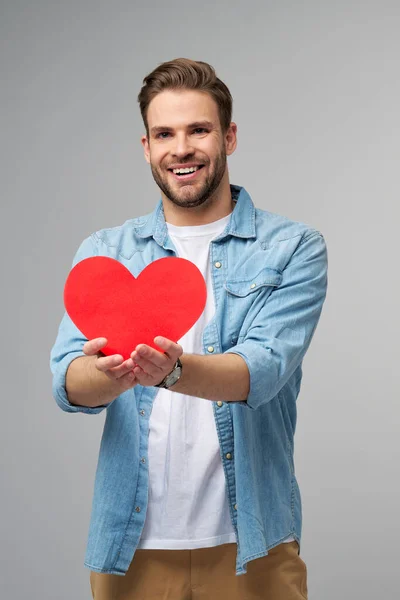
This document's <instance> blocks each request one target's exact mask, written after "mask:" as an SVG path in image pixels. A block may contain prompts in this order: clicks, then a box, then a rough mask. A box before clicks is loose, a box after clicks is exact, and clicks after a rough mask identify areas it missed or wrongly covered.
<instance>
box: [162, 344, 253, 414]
mask: <svg viewBox="0 0 400 600" xmlns="http://www.w3.org/2000/svg"><path fill="white" fill-rule="evenodd" d="M181 362H182V375H181V377H180V379H179V380H178V381H177V383H176V384H175V385H173V386H172V387H171V388H170V389H171V391H174V392H179V393H180V394H187V395H188V396H196V397H198V398H205V399H207V400H222V401H224V402H238V401H245V400H246V399H247V396H248V394H249V390H250V375H249V371H248V368H247V365H246V363H245V361H244V359H243V358H242V357H241V356H238V355H236V354H228V353H226V354H216V355H215V356H203V355H197V354H183V355H182V356H181Z"/></svg>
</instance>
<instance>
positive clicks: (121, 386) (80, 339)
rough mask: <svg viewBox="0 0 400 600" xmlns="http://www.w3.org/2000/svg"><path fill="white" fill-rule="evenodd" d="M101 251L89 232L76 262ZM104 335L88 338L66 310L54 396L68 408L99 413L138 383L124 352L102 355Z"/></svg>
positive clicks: (53, 359) (55, 353) (56, 353)
mask: <svg viewBox="0 0 400 600" xmlns="http://www.w3.org/2000/svg"><path fill="white" fill-rule="evenodd" d="M96 255H98V251H97V246H96V240H95V237H94V236H90V237H89V238H87V239H86V240H84V241H83V242H82V244H81V245H80V247H79V249H78V251H77V253H76V255H75V257H74V260H73V263H72V267H74V266H75V265H76V264H77V263H78V262H79V261H81V260H83V259H84V258H88V257H90V256H96ZM106 343H107V340H106V339H105V338H96V339H95V340H90V341H88V340H87V338H85V337H84V336H83V335H82V333H81V332H80V331H79V329H78V328H77V327H76V326H75V325H74V323H73V322H72V321H71V319H70V317H69V316H68V314H67V313H66V312H65V313H64V316H63V319H62V320H61V324H60V327H59V330H58V335H57V339H56V342H55V344H54V346H53V348H52V350H51V355H50V368H51V371H52V374H53V396H54V399H55V400H56V402H57V404H58V406H59V407H60V408H61V409H62V410H64V411H66V412H83V413H87V414H97V413H99V412H101V411H102V410H104V409H105V408H106V407H107V406H108V405H109V404H110V403H111V402H112V401H113V400H115V399H116V398H117V397H118V396H119V395H120V394H122V393H123V392H125V391H127V390H128V389H130V388H132V387H134V386H135V385H137V381H136V380H135V377H134V375H133V373H132V368H133V362H132V361H125V363H123V359H122V357H121V356H118V355H114V356H108V357H104V355H103V356H99V355H100V354H101V353H100V350H101V348H103V347H104V346H105V345H106Z"/></svg>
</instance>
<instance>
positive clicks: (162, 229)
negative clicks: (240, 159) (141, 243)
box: [134, 184, 256, 248]
mask: <svg viewBox="0 0 400 600" xmlns="http://www.w3.org/2000/svg"><path fill="white" fill-rule="evenodd" d="M230 188H231V194H232V199H233V200H234V201H235V207H234V209H233V211H232V214H231V218H230V220H229V222H228V225H227V226H226V228H225V230H224V231H223V232H222V233H221V235H219V236H218V237H217V238H215V240H214V241H216V240H222V239H224V238H225V237H227V236H228V235H232V236H235V237H241V238H255V237H256V225H255V207H254V204H253V202H252V200H251V198H250V195H249V194H248V193H247V191H246V190H245V188H244V187H241V186H239V185H233V184H231V185H230ZM134 230H135V233H136V234H137V235H138V236H139V237H142V238H146V237H153V238H154V240H155V241H156V242H157V243H158V244H159V245H160V246H162V247H164V248H166V246H167V242H168V239H169V236H168V229H167V225H166V223H165V217H164V209H163V204H162V200H161V198H160V200H159V201H158V203H157V205H156V207H155V209H154V211H153V212H152V213H150V215H149V217H148V219H147V221H145V223H143V222H142V223H140V224H137V225H134Z"/></svg>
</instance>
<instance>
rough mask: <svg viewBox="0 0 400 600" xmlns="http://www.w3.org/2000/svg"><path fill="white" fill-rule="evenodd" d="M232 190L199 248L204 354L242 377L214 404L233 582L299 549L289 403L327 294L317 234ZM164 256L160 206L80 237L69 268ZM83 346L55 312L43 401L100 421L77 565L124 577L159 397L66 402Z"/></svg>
mask: <svg viewBox="0 0 400 600" xmlns="http://www.w3.org/2000/svg"><path fill="white" fill-rule="evenodd" d="M231 192H232V198H233V200H234V201H235V208H234V210H233V212H232V214H231V218H230V220H229V223H228V225H227V227H226V229H225V230H224V232H223V233H222V234H221V235H219V236H218V237H217V238H215V239H214V240H213V241H212V242H211V244H210V260H211V265H212V277H213V293H214V300H215V307H216V308H215V315H214V317H213V319H212V320H211V322H210V323H209V324H208V325H207V327H206V328H205V330H204V334H203V353H204V354H205V355H207V354H218V353H235V354H238V355H239V356H241V357H242V358H243V359H244V360H245V362H246V364H247V367H248V369H249V374H250V391H249V395H248V397H247V399H246V400H245V401H238V402H228V401H224V402H223V401H219V402H213V411H214V417H215V425H216V430H217V435H218V439H219V444H220V450H221V460H222V464H223V468H224V473H225V478H226V493H227V496H228V503H229V507H230V516H231V520H232V524H233V527H234V530H235V533H236V540H237V554H236V575H242V574H245V573H246V572H247V566H246V563H248V562H249V561H251V560H254V559H256V558H260V557H262V556H265V555H267V554H268V550H269V549H271V548H272V547H274V546H276V545H277V544H279V543H281V542H282V541H283V540H285V539H286V538H287V537H288V536H290V535H292V536H293V537H294V538H295V539H296V540H297V541H298V543H299V544H300V537H301V521H302V517H301V498H300V492H299V487H298V484H297V481H296V476H295V469H294V460H293V437H294V433H295V428H296V399H297V396H298V394H299V390H300V383H301V379H302V360H303V357H304V355H305V352H306V351H307V348H308V346H309V344H310V341H311V339H312V336H313V334H314V331H315V328H316V326H317V323H318V320H319V317H320V313H321V309H322V305H323V302H324V299H325V295H326V288H327V253H326V246H325V242H324V238H323V236H322V235H321V233H320V232H319V231H317V230H315V229H313V228H311V227H309V226H308V225H305V224H303V223H299V222H296V221H293V220H290V219H288V218H286V217H283V216H280V215H277V214H274V213H271V212H268V211H265V210H260V209H256V208H255V207H254V204H253V202H252V200H251V198H250V196H249V194H248V193H247V192H246V190H245V189H244V188H243V187H240V186H236V185H231ZM175 255H176V251H175V248H174V246H173V244H172V241H171V239H170V238H169V235H168V230H167V226H166V223H165V217H164V211H163V206H162V201H161V199H160V200H159V202H158V204H157V206H156V208H155V210H154V211H153V212H152V213H150V214H148V215H146V216H144V217H139V218H135V219H130V220H128V221H126V222H125V223H124V224H123V225H121V226H119V227H113V228H111V229H103V230H101V231H97V232H96V233H93V234H92V235H91V236H89V237H88V238H87V239H85V240H84V241H83V242H82V244H81V246H80V247H79V249H78V251H77V253H76V256H75V258H74V261H73V266H74V265H75V264H76V263H77V262H79V261H80V260H82V259H84V258H88V257H90V256H109V257H112V258H115V259H117V260H119V261H120V262H121V263H122V264H124V265H125V266H126V267H127V268H128V269H129V271H130V272H131V273H132V274H133V275H134V276H135V277H137V276H138V275H139V273H140V272H141V271H142V270H143V269H144V268H145V267H146V266H147V265H148V264H150V263H151V262H152V261H154V260H156V259H158V258H162V257H166V256H175ZM86 341H87V338H85V336H84V335H82V333H81V332H80V331H79V330H78V329H77V328H76V327H75V325H74V324H73V323H72V321H71V319H70V318H69V316H68V315H67V314H66V313H65V314H64V317H63V319H62V321H61V324H60V327H59V331H58V336H57V339H56V342H55V344H54V346H53V348H52V351H51V359H50V366H51V370H52V373H53V395H54V398H55V400H56V402H57V404H58V406H59V407H60V408H61V409H62V410H64V411H66V412H71V413H78V412H81V413H87V414H97V413H100V412H101V411H103V410H106V411H107V412H106V419H105V423H104V430H103V435H102V439H101V444H100V451H99V458H98V464H97V470H96V477H95V486H94V495H93V504H92V513H91V519H90V526H89V535H88V541H87V548H86V556H85V561H84V565H85V567H87V568H89V569H91V570H92V571H96V572H99V573H112V574H116V575H124V574H125V573H126V571H127V569H128V567H129V565H130V563H131V561H132V558H133V556H134V553H135V550H136V548H137V545H138V543H139V539H140V536H141V533H142V529H143V526H144V522H145V518H146V508H147V497H148V469H149V464H148V434H149V419H150V414H151V410H152V404H153V400H154V398H155V395H156V393H157V391H158V390H157V388H154V387H143V386H140V385H137V386H136V387H134V388H133V389H130V390H128V391H126V392H124V393H122V394H121V395H120V396H118V397H117V398H116V399H115V400H113V401H112V402H110V403H109V404H107V405H103V406H98V407H95V408H90V407H84V406H75V405H72V404H70V403H69V401H68V398H67V394H66V390H65V376H66V372H67V369H68V366H69V365H70V363H71V361H72V360H74V359H75V358H77V357H79V356H84V353H83V352H82V346H83V344H84V343H85V342H86ZM132 350H133V348H132ZM183 350H184V351H185V349H183ZM204 401H205V402H210V401H209V400H204ZM204 443H207V440H204Z"/></svg>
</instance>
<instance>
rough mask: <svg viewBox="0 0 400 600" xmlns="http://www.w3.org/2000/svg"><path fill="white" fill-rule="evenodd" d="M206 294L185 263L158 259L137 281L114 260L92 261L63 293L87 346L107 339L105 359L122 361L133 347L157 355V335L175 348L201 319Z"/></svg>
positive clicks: (195, 272)
mask: <svg viewBox="0 0 400 600" xmlns="http://www.w3.org/2000/svg"><path fill="white" fill-rule="evenodd" d="M206 299H207V288H206V283H205V281H204V277H203V276H202V274H201V272H200V271H199V269H198V268H197V267H196V265H194V264H193V263H192V262H190V261H189V260H186V259H184V258H178V257H167V258H160V259H157V260H155V261H154V262H152V263H150V264H149V265H148V266H147V267H146V268H145V269H143V271H142V272H141V273H140V274H139V276H138V277H136V278H135V277H134V276H133V275H132V274H131V272H130V271H129V270H128V269H127V268H126V267H125V266H124V265H123V264H122V263H120V262H119V261H118V260H115V259H114V258H108V257H106V256H93V257H90V258H85V259H84V260H81V261H80V262H79V263H77V264H76V265H75V266H74V267H73V269H72V270H71V272H70V273H69V275H68V278H67V280H66V282H65V287H64V305H65V309H66V311H67V313H68V315H69V316H70V318H71V320H72V321H73V323H75V325H76V326H77V328H78V329H79V330H80V331H81V332H82V333H83V335H84V336H85V337H87V338H88V339H89V340H91V339H94V338H97V337H105V338H107V341H108V343H107V346H105V347H104V348H103V349H102V352H103V353H104V354H106V355H111V354H121V355H122V356H123V357H124V360H126V359H128V358H129V357H130V355H131V353H132V352H133V350H134V349H135V348H136V346H137V344H147V345H149V346H151V347H152V348H155V349H156V350H160V349H159V348H158V347H157V345H156V344H155V342H154V338H155V337H156V336H158V335H160V336H163V337H166V338H168V339H170V340H172V341H173V342H177V341H178V340H179V339H180V338H181V337H182V336H183V335H184V334H185V333H186V332H187V331H189V329H190V328H191V327H192V326H193V325H194V324H195V322H196V321H197V320H198V319H199V317H200V315H201V314H202V312H203V310H204V307H205V304H206Z"/></svg>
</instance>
